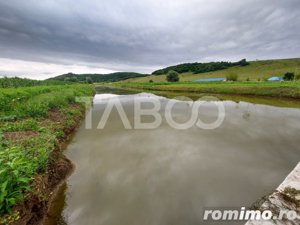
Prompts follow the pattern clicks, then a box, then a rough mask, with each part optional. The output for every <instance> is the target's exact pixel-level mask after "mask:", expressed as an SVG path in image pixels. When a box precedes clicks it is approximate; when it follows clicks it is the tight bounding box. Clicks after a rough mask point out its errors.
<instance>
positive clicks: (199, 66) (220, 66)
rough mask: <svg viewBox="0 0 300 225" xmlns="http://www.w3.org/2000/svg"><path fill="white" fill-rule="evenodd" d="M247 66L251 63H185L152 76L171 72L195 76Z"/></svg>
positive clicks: (161, 70)
mask: <svg viewBox="0 0 300 225" xmlns="http://www.w3.org/2000/svg"><path fill="white" fill-rule="evenodd" d="M247 65H249V62H247V60H246V59H242V60H240V61H238V62H209V63H198V62H195V63H183V64H179V65H175V66H169V67H166V68H164V69H160V70H156V71H154V72H153V73H152V74H153V75H162V74H167V73H168V72H169V71H175V72H177V73H186V72H192V73H194V74H197V73H206V72H212V71H217V70H224V69H227V68H229V67H234V66H247Z"/></svg>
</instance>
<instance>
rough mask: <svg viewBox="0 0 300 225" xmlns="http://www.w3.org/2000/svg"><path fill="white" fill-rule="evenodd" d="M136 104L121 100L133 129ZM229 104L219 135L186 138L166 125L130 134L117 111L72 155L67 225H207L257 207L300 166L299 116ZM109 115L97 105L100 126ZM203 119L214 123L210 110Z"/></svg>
mask: <svg viewBox="0 0 300 225" xmlns="http://www.w3.org/2000/svg"><path fill="white" fill-rule="evenodd" d="M114 94H116V93H115V92H114ZM134 96H135V95H127V96H120V99H121V102H122V105H123V107H124V110H125V112H126V114H127V115H128V117H129V120H130V122H131V123H133V121H134V115H133V97H134ZM167 101H168V99H162V102H163V103H166V102H167ZM224 104H225V109H226V118H225V121H224V123H223V124H222V126H220V127H219V128H218V129H215V130H202V129H199V128H197V127H192V128H190V129H187V130H183V131H179V130H175V129H173V128H171V127H170V126H168V124H167V123H166V121H163V123H162V125H161V126H160V127H159V128H158V129H154V130H126V129H124V126H123V124H122V122H121V121H120V118H119V114H118V113H117V112H116V110H114V111H113V112H112V114H111V115H110V117H109V121H108V123H107V125H106V127H105V129H103V130H98V129H96V126H93V128H94V129H91V130H87V129H85V128H84V125H83V126H82V127H81V128H80V129H79V131H78V132H77V134H76V135H75V137H74V139H73V142H72V143H71V144H70V145H69V147H68V149H67V155H68V157H69V158H71V159H72V160H73V161H74V163H75V164H76V170H75V173H74V174H73V175H72V177H71V178H70V179H69V181H68V190H67V193H68V195H67V199H66V206H65V209H64V211H63V213H62V215H63V218H65V221H66V223H62V224H69V225H82V224H89V225H100V224H105V225H119V224H122V225H146V224H147V225H160V224H161V225H168V224H170V225H177V224H178V225H183V224H197V225H198V224H205V225H207V224H209V223H207V222H203V221H202V212H203V208H204V207H216V206H217V207H241V206H250V205H251V204H252V203H253V202H254V201H256V200H257V199H258V198H260V197H261V196H263V195H265V194H267V193H269V192H270V191H272V190H273V189H275V188H276V187H277V185H278V184H279V183H281V182H282V180H283V179H284V177H285V176H286V175H287V174H288V173H289V172H290V170H292V169H293V167H294V166H295V165H296V164H297V163H298V161H299V159H300V151H299V150H300V149H299V146H300V140H299V138H298V136H299V131H300V110H299V109H288V108H278V107H272V106H266V105H255V104H251V103H247V102H240V103H235V102H233V101H224ZM104 108H105V103H104V102H101V101H100V102H97V103H96V104H95V105H94V108H93V109H92V114H93V115H94V117H93V124H94V123H95V124H97V123H98V122H99V117H100V116H101V114H102V113H103V110H104ZM186 109H187V105H186V103H184V102H183V103H182V104H178V105H176V107H175V114H176V118H177V119H179V120H182V121H184V120H185V119H186V118H187V117H188V115H187V113H186V112H187V110H186ZM160 113H163V110H161V111H160ZM202 116H204V117H206V118H207V119H210V118H211V116H212V115H211V112H210V111H209V106H205V107H204V108H203V109H202ZM57 224H59V223H57ZM218 224H220V225H223V224H228V225H229V224H230V225H232V224H233V223H232V222H229V223H225V222H224V223H223V222H220V223H218ZM239 224H243V223H242V222H241V223H239Z"/></svg>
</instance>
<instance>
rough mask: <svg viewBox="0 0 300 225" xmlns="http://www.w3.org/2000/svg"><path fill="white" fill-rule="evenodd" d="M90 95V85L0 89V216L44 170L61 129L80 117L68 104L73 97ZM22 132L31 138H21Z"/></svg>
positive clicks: (22, 195)
mask: <svg viewBox="0 0 300 225" xmlns="http://www.w3.org/2000/svg"><path fill="white" fill-rule="evenodd" d="M93 93H94V88H93V87H92V86H90V85H83V84H76V85H65V86H36V87H22V88H2V89H1V88H0V216H1V215H2V214H4V213H7V212H9V211H10V210H11V209H12V207H13V206H15V205H16V203H18V202H19V201H20V200H22V199H23V198H24V194H25V193H26V192H27V191H29V190H30V186H31V183H32V181H33V179H34V177H35V175H36V174H38V173H43V172H45V170H46V169H47V166H48V161H49V155H50V153H51V151H52V150H53V149H54V147H55V144H56V143H57V141H58V139H60V138H61V137H62V136H63V135H64V128H65V127H64V126H67V125H68V124H72V123H74V120H73V117H74V116H76V115H77V116H78V115H79V114H81V112H80V110H77V109H76V108H75V109H74V108H70V107H69V105H70V104H75V98H76V97H80V96H91V95H93ZM50 109H56V110H59V112H61V114H62V115H63V116H64V118H65V121H63V124H62V125H58V124H57V123H55V121H51V120H49V119H48V112H49V110H50ZM18 132H19V133H18ZM22 132H23V133H24V132H32V133H33V134H34V135H32V136H30V135H29V136H26V135H25V136H22ZM11 133H13V134H17V135H19V136H17V139H16V140H12V139H8V138H6V137H5V135H7V134H11ZM0 224H1V218H0Z"/></svg>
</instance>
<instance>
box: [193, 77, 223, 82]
mask: <svg viewBox="0 0 300 225" xmlns="http://www.w3.org/2000/svg"><path fill="white" fill-rule="evenodd" d="M216 81H226V78H223V77H219V78H202V79H198V80H195V82H216Z"/></svg>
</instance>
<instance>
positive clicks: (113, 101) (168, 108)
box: [76, 94, 225, 130]
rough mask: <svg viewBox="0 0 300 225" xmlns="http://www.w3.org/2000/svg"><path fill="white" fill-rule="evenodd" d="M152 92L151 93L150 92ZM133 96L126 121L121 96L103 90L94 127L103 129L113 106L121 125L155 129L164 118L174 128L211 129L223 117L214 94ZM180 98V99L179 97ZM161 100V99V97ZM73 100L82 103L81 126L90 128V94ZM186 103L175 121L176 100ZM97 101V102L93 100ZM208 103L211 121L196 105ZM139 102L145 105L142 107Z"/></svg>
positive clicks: (223, 109)
mask: <svg viewBox="0 0 300 225" xmlns="http://www.w3.org/2000/svg"><path fill="white" fill-rule="evenodd" d="M153 96H155V95H153ZM153 96H151V95H150V97H149V96H148V97H145V96H142V97H141V96H135V97H133V113H134V117H133V118H134V119H133V122H132V123H130V120H129V118H128V116H127V114H126V110H125V109H124V106H123V104H122V98H120V97H119V96H115V95H110V94H104V95H103V97H105V98H103V99H100V102H101V104H103V105H104V111H103V112H102V111H101V114H102V115H101V117H100V120H99V123H98V125H97V129H104V128H105V126H106V124H107V121H108V120H109V117H110V114H111V113H112V111H113V110H114V109H115V110H117V113H118V114H119V117H120V120H121V121H122V123H123V125H124V128H125V129H156V128H158V127H159V126H160V125H161V124H162V122H163V121H164V120H163V119H165V121H166V122H167V124H168V125H169V126H170V127H172V128H174V129H177V130H186V129H189V128H191V127H194V126H196V127H198V128H200V129H204V130H212V129H216V128H218V127H220V126H221V125H222V123H223V122H224V119H225V106H224V103H223V101H220V100H219V99H218V98H216V97H212V96H205V97H201V98H200V99H198V100H197V101H193V100H192V99H190V98H188V97H176V98H174V99H168V100H166V99H165V98H163V97H158V96H155V97H153ZM179 99H180V100H179ZM162 100H165V101H162ZM76 101H77V102H81V103H85V106H86V119H85V128H86V129H92V119H93V116H94V113H92V110H89V108H90V105H91V98H89V97H80V98H77V99H76ZM183 102H184V103H186V106H187V109H186V111H187V112H188V114H189V115H190V118H189V119H188V120H187V121H185V122H178V121H176V120H175V119H174V117H176V109H175V107H176V104H177V103H183ZM97 103H99V102H97ZM205 104H210V105H211V107H210V108H212V109H211V111H212V114H214V115H216V116H215V118H214V120H213V121H210V122H205V121H204V120H202V118H201V114H200V109H201V107H202V106H203V107H204V106H205ZM143 105H144V106H145V105H146V106H147V107H143ZM145 116H147V117H152V118H153V119H152V121H151V122H149V121H147V122H145V121H144V122H143V120H142V118H143V117H145Z"/></svg>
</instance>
